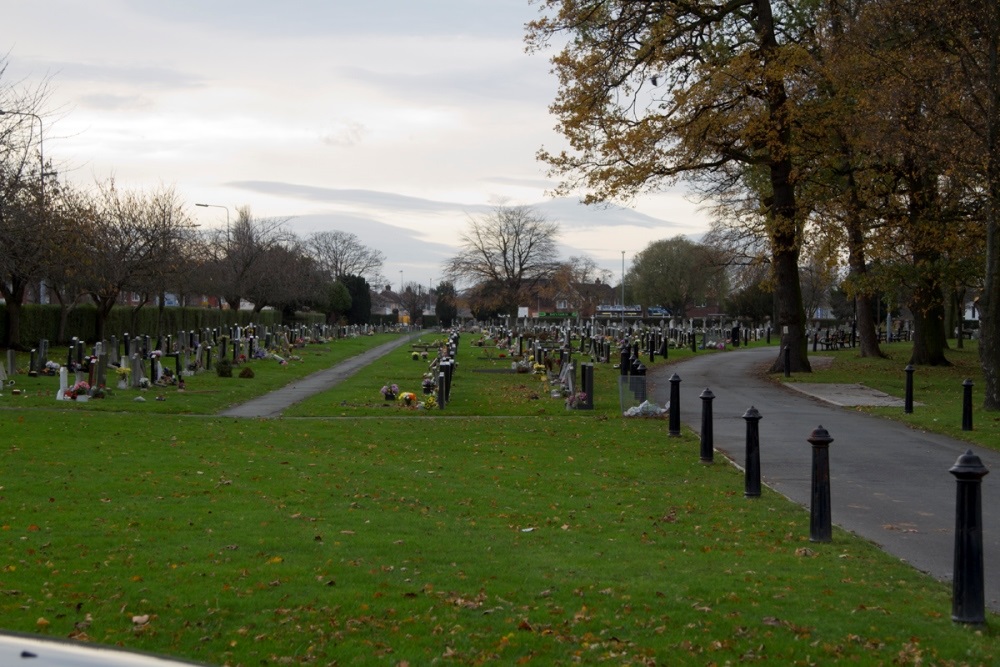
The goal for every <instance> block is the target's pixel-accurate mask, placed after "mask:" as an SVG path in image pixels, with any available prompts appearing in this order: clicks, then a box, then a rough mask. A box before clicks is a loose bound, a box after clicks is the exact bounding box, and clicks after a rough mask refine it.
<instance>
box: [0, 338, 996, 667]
mask: <svg viewBox="0 0 1000 667" xmlns="http://www.w3.org/2000/svg"><path fill="white" fill-rule="evenodd" d="M470 338H472V337H470V336H468V335H466V336H463V339H462V344H461V345H460V347H459V356H458V358H459V363H460V366H459V370H458V372H457V374H456V375H455V380H454V384H453V388H452V399H453V400H452V402H451V403H450V404H449V405H448V407H447V409H446V410H443V411H441V410H417V409H410V408H406V407H405V406H403V405H402V404H401V403H400V402H399V401H391V402H390V401H382V400H380V399H381V395H380V394H379V389H380V388H381V387H382V386H383V385H384V384H386V383H391V382H396V383H398V384H399V385H400V389H401V391H412V392H414V393H415V394H416V395H417V396H418V398H420V399H422V398H423V396H422V393H421V389H420V380H421V378H422V374H423V373H424V372H425V371H426V370H427V361H424V360H422V359H420V358H419V355H418V359H417V360H416V361H414V360H413V359H412V357H411V353H410V348H409V347H403V348H400V349H398V350H396V351H394V352H392V353H390V355H389V356H387V357H384V358H383V359H381V360H379V361H378V362H376V363H375V364H373V365H372V366H371V367H369V368H368V369H366V370H364V371H362V372H361V373H359V374H358V375H356V376H354V377H353V378H351V379H349V380H348V381H347V382H345V383H343V384H342V385H340V386H338V387H337V388H335V389H333V390H331V391H329V392H326V393H324V394H323V395H321V396H317V397H315V398H313V399H309V400H307V401H305V402H303V403H301V404H299V405H298V406H293V408H292V409H291V410H289V411H286V413H285V414H286V415H288V416H289V417H290V418H280V419H266V420H258V419H233V418H223V417H218V416H212V415H211V413H214V412H217V411H218V410H221V409H224V408H225V407H227V406H228V405H231V404H232V403H235V402H239V401H242V400H246V399H247V398H250V397H251V396H255V395H259V394H260V393H263V392H264V391H266V390H269V389H273V388H276V387H280V386H281V385H282V384H284V383H285V382H287V381H289V377H292V378H293V379H294V377H301V376H302V375H305V374H307V373H309V372H313V371H315V370H319V369H321V368H325V367H327V366H329V365H331V364H333V363H335V362H336V360H337V358H338V357H337V356H336V355H345V356H346V355H348V354H356V353H357V352H359V351H360V348H361V347H362V346H367V347H371V346H374V345H377V344H381V343H382V342H386V340H388V338H384V339H380V337H375V338H362V339H348V340H341V341H334V342H332V343H330V344H319V345H309V346H306V347H305V348H302V350H301V352H300V354H301V356H302V361H301V362H300V363H297V364H295V363H293V364H291V365H289V366H278V365H276V364H275V363H274V362H267V361H250V362H249V363H248V364H247V365H248V366H250V367H252V368H254V370H255V378H253V379H250V380H244V379H239V378H236V377H234V378H217V377H216V376H215V375H214V374H210V373H202V374H199V375H196V376H194V377H192V378H190V379H188V387H189V389H188V390H186V391H185V392H177V391H176V388H166V389H165V390H164V391H165V393H166V397H167V400H166V401H154V400H152V399H153V396H155V393H154V392H155V391H158V390H151V392H145V393H146V394H147V399H148V400H147V402H145V403H134V402H132V397H133V396H134V395H135V394H137V393H138V392H136V391H134V390H127V391H125V392H122V395H123V396H124V398H121V399H120V397H119V395H116V396H114V397H112V398H108V399H103V400H91V401H89V402H87V403H83V404H75V403H72V402H59V403H57V402H55V401H54V400H53V399H52V396H51V395H50V396H48V397H44V396H37V395H33V394H31V393H30V392H29V394H28V396H27V398H24V397H23V396H22V397H18V398H16V399H14V398H13V397H11V396H10V392H8V391H5V392H4V396H3V398H2V399H0V407H7V408H16V409H0V429H2V430H3V432H4V434H5V438H4V444H3V449H2V456H3V466H2V470H3V473H2V475H0V593H2V594H0V628H5V629H9V630H16V631H22V632H34V633H43V634H47V635H50V636H53V637H59V638H66V637H73V638H75V639H77V640H81V641H92V642H99V643H107V644H116V645H120V646H123V647H126V648H130V649H136V650H144V651H152V652H157V653H164V654H168V655H174V656H178V657H184V658H187V659H192V660H197V661H203V662H206V663H209V664H226V665H234V666H235V665H247V666H249V665H264V664H386V665H403V664H412V665H418V664H430V663H432V662H445V663H450V664H463V665H465V664H480V663H483V662H487V661H495V662H500V663H504V664H513V663H535V664H546V665H548V664H562V665H569V664H578V663H584V664H595V663H603V664H616V665H640V664H653V663H654V662H655V663H656V664H699V665H703V664H726V663H733V664H735V663H738V662H769V663H773V664H824V663H827V664H828V663H833V662H840V661H845V662H846V661H855V662H860V663H863V664H921V663H924V664H995V663H997V662H998V661H1000V643H998V641H997V631H996V630H995V629H994V628H996V627H997V620H998V619H997V617H996V616H995V615H990V617H989V621H990V623H989V624H988V625H987V626H984V627H982V628H977V627H967V626H961V625H955V624H953V623H952V621H951V620H950V613H951V589H950V586H949V585H947V584H944V583H941V582H939V581H936V580H934V579H932V578H931V577H928V576H926V575H924V574H922V573H920V572H917V571H916V570H914V569H913V568H911V567H910V566H908V565H906V564H904V563H902V562H900V561H899V560H898V559H896V558H893V557H891V556H888V555H886V554H885V553H883V552H882V551H881V550H880V549H878V548H877V547H875V546H874V545H873V544H871V543H869V542H867V541H864V540H860V539H858V538H857V537H855V536H853V535H851V534H848V533H845V532H843V531H840V530H836V529H835V531H834V541H833V542H832V543H830V544H813V543H811V542H809V540H808V534H809V514H808V511H807V510H806V509H804V508H802V507H800V506H797V505H794V504H791V503H789V502H788V501H786V500H785V499H784V498H782V497H781V496H779V495H777V494H775V493H772V492H770V491H769V490H768V489H766V488H765V489H764V493H763V496H762V497H761V498H759V499H756V500H747V499H745V498H744V497H743V486H744V482H743V476H742V474H741V473H740V472H739V471H737V470H736V469H735V468H733V467H731V466H729V465H726V463H725V462H724V461H722V460H720V459H719V457H717V463H716V464H714V465H708V466H706V465H703V464H701V463H700V462H699V460H698V459H699V444H698V439H697V436H696V435H695V434H693V433H691V432H685V434H684V435H683V436H682V437H679V438H669V437H667V435H666V431H667V428H666V426H667V425H666V422H665V420H642V419H622V418H621V417H620V405H619V401H618V390H617V378H618V371H617V370H616V369H614V368H613V365H612V364H595V370H594V377H595V385H596V387H597V390H596V392H595V394H596V396H597V400H596V401H595V410H593V411H570V410H566V408H565V403H564V399H563V398H561V397H552V396H551V393H550V392H551V385H549V386H546V381H545V380H543V379H541V378H540V377H538V376H535V375H532V374H517V373H509V372H499V371H503V370H505V369H509V363H510V362H509V360H503V361H502V360H500V359H498V358H496V356H495V355H491V354H490V353H488V352H486V351H484V350H483V349H481V348H477V347H473V346H470V345H469V344H468V342H469V339H470ZM437 339H438V338H436V337H435V336H434V335H431V334H428V335H425V336H424V341H425V342H427V343H433V342H434V341H435V340H437ZM352 350H353V351H352ZM705 353H707V352H705V351H699V352H698V354H705ZM712 353H713V354H714V353H717V352H712ZM690 354H692V353H691V352H690V351H688V350H671V352H670V359H669V362H673V361H676V360H677V359H679V358H683V356H686V355H690ZM720 354H725V353H724V352H723V353H720ZM837 354H840V355H842V356H840V357H838V361H837V362H836V363H835V364H834V366H833V368H834V369H836V368H837V366H838V365H839V364H840V363H841V360H844V361H847V360H848V359H849V357H848V356H847V355H844V354H843V353H837ZM972 354H973V356H974V353H972ZM956 356H957V355H955V354H950V355H949V357H950V358H952V359H953V360H954V358H955V357H956ZM644 363H646V365H647V366H649V365H650V364H649V363H648V362H647V360H644ZM654 363H656V364H660V363H665V362H664V361H663V360H659V359H658V360H657V361H656V362H654ZM896 363H897V365H898V362H896ZM904 365H905V364H904ZM476 371H479V372H476ZM483 371H486V372H483ZM237 372H238V369H237ZM860 372H861V371H859V370H852V371H849V372H848V373H849V376H850V377H852V379H851V380H850V381H852V382H858V381H859V379H858V378H859V377H860V376H859V373H860ZM871 372H872V373H873V374H874V375H876V376H877V375H881V374H885V372H886V371H885V370H883V369H881V368H880V367H876V368H875V370H874V371H871ZM918 372H922V369H921V371H918ZM813 376H819V373H814V374H813ZM864 377H865V379H864V380H862V381H863V382H864V383H865V384H869V385H870V386H876V385H875V384H874V383H872V382H871V381H870V380H869V379H868V376H864ZM29 380H30V381H35V380H39V381H41V380H45V381H48V382H50V383H51V382H52V381H53V378H30V379H29V378H27V377H26V376H23V375H19V376H17V377H16V382H17V386H22V382H23V383H25V384H26V383H28V382H29ZM803 380H804V381H819V380H818V379H817V378H816V377H812V376H810V377H809V378H808V379H806V378H803ZM835 381H841V380H835ZM56 382H57V380H56ZM945 384H947V382H945ZM45 386H48V385H45ZM917 386H921V385H919V384H918V385H917ZM36 391H45V389H43V388H41V385H39V388H38V389H37V390H36ZM200 391H204V392H205V393H199V392H200ZM886 391H888V390H886ZM925 391H926V390H925ZM236 392H245V393H243V394H238V393H236ZM890 393H894V392H890ZM918 395H919V394H918ZM195 397H197V398H195ZM918 400H922V399H919V398H918ZM958 415H959V417H960V406H959V412H958ZM977 427H978V424H977Z"/></svg>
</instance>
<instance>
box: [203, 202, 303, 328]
mask: <svg viewBox="0 0 1000 667" xmlns="http://www.w3.org/2000/svg"><path fill="white" fill-rule="evenodd" d="M236 212H237V217H236V222H234V223H233V225H232V227H231V228H230V229H229V230H228V231H227V233H226V238H225V241H224V244H220V246H221V247H222V251H221V253H220V260H219V267H218V269H219V271H218V275H219V283H220V285H219V287H220V288H221V291H222V294H223V296H224V298H225V300H226V302H227V303H228V304H229V307H230V308H232V309H233V310H239V307H240V302H241V301H242V300H243V298H244V297H245V296H246V295H248V294H250V293H251V292H255V291H256V292H258V293H260V289H259V287H258V283H260V282H262V281H266V280H268V278H267V275H266V274H267V271H268V265H267V255H268V253H269V252H271V251H272V250H275V249H276V248H279V247H282V246H283V245H284V244H285V243H287V242H289V241H291V240H292V234H291V233H290V232H288V231H287V230H286V229H285V228H284V225H285V223H286V222H288V219H287V218H258V217H255V216H254V215H253V213H252V212H251V211H250V207H249V206H243V207H240V208H238V209H236Z"/></svg>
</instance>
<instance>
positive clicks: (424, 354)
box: [420, 350, 427, 360]
mask: <svg viewBox="0 0 1000 667" xmlns="http://www.w3.org/2000/svg"><path fill="white" fill-rule="evenodd" d="M420 358H421V359H425V360H426V359H427V350H424V351H423V352H421V353H420Z"/></svg>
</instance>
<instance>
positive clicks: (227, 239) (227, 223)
mask: <svg viewBox="0 0 1000 667" xmlns="http://www.w3.org/2000/svg"><path fill="white" fill-rule="evenodd" d="M195 206H201V207H202V208H208V207H212V208H224V209H226V247H227V248H228V247H229V207H228V206H223V205H222V204H195Z"/></svg>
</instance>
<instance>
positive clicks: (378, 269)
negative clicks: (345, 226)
mask: <svg viewBox="0 0 1000 667" xmlns="http://www.w3.org/2000/svg"><path fill="white" fill-rule="evenodd" d="M305 247H306V249H307V251H308V253H309V254H310V255H311V256H312V257H313V259H315V260H316V264H317V265H318V266H319V268H320V270H321V271H323V272H324V273H326V275H327V276H328V277H330V278H332V279H337V278H340V277H341V276H364V277H365V279H366V280H368V282H369V283H371V284H378V283H379V282H382V264H383V262H384V261H385V255H383V254H382V252H381V251H379V250H376V249H374V248H369V247H368V246H366V245H364V244H363V243H361V240H360V239H359V238H358V237H357V235H355V234H352V233H350V232H345V231H341V230H336V229H335V230H329V231H322V232H315V233H313V234H310V235H309V236H308V237H307V238H306V240H305Z"/></svg>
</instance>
